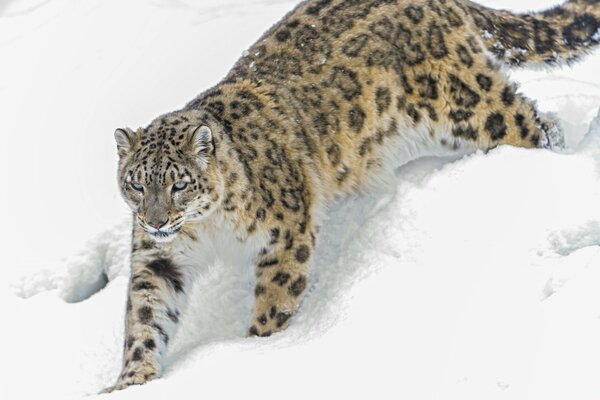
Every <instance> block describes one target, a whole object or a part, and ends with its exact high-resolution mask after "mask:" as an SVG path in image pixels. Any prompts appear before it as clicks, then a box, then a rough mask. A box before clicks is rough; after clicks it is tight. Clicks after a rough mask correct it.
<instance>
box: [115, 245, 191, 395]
mask: <svg viewBox="0 0 600 400" xmlns="http://www.w3.org/2000/svg"><path fill="white" fill-rule="evenodd" d="M171 253H172V251H171V248H170V244H155V243H154V242H153V241H151V240H147V239H142V238H139V239H138V240H135V239H134V244H133V251H132V262H131V278H130V282H129V291H128V299H127V312H126V319H125V325H126V326H125V344H124V350H123V369H122V371H121V374H120V375H119V378H118V380H117V383H116V384H115V385H114V386H113V387H111V388H109V389H108V390H107V391H113V390H120V389H124V388H126V387H128V386H131V385H139V384H144V383H146V382H148V381H150V380H152V379H155V378H157V377H159V376H160V375H161V359H162V356H163V355H164V353H165V352H166V349H167V346H168V344H169V340H170V339H171V338H172V337H173V335H174V333H175V330H176V328H177V324H178V322H179V316H180V314H181V310H182V307H183V306H184V303H185V300H186V294H185V290H186V287H187V286H188V285H187V283H188V281H189V276H188V274H189V271H186V270H185V269H184V268H182V267H181V266H179V265H177V264H176V263H175V261H174V257H173V256H174V254H171Z"/></svg>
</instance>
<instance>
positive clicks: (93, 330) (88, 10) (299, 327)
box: [0, 0, 600, 400]
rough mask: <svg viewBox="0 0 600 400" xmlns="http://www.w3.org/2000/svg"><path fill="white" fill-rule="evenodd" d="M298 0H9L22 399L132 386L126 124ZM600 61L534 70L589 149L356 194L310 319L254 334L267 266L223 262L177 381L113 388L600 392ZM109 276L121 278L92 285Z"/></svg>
mask: <svg viewBox="0 0 600 400" xmlns="http://www.w3.org/2000/svg"><path fill="white" fill-rule="evenodd" d="M484 3H485V4H488V5H492V6H502V7H509V6H511V7H513V9H515V10H527V9H529V8H534V9H540V8H543V7H546V6H550V5H552V4H554V3H553V2H552V1H534V0H527V1H525V0H520V1H516V0H510V1H509V0H495V1H492V0H487V1H484ZM294 4H295V1H293V0H290V1H286V0H197V1H193V0H153V1H142V0H130V1H127V2H124V1H118V0H87V1H81V0H49V1H48V0H16V1H10V0H8V1H7V0H3V1H1V2H0V61H1V62H0V110H2V112H1V113H0V122H1V125H0V126H2V131H3V134H2V145H1V147H0V174H1V176H0V182H2V192H1V193H2V194H1V195H0V209H2V210H4V213H3V223H4V226H5V227H6V228H7V229H5V230H4V232H3V233H2V239H3V240H2V243H3V245H2V252H3V259H4V265H3V268H4V270H3V271H2V276H3V277H4V279H3V280H2V284H1V285H0V304H1V306H0V307H1V308H2V309H1V311H2V315H3V321H2V329H0V338H1V339H2V340H3V342H4V343H6V345H5V349H4V351H3V353H2V363H3V365H4V369H3V371H4V372H3V373H2V374H0V398H3V399H21V398H22V399H34V398H35V399H40V398H50V399H69V398H81V397H84V396H90V395H91V396H93V395H94V394H95V393H97V392H98V391H99V390H100V389H102V388H104V387H106V386H108V385H109V384H110V383H112V382H113V381H114V379H115V378H116V375H117V373H118V370H119V366H120V353H121V346H122V344H121V342H122V335H123V333H122V330H123V313H124V303H125V302H124V299H125V291H126V284H127V276H126V273H127V271H126V258H127V234H128V229H127V227H126V224H127V216H128V212H127V210H126V208H125V205H124V203H122V201H121V200H120V199H119V197H118V194H117V191H116V184H115V182H114V181H115V178H114V175H115V166H116V156H115V149H114V144H113V139H112V132H113V131H114V128H115V127H118V126H123V125H128V126H131V127H137V126H139V125H145V124H146V123H148V122H149V121H150V120H151V119H152V118H153V117H154V116H156V115H158V114H160V113H163V112H166V111H169V110H172V109H175V108H178V107H180V106H181V105H183V104H184V103H185V102H186V101H187V100H189V99H191V98H192V97H193V96H194V95H196V94H197V93H198V92H199V91H201V90H202V89H203V88H206V87H208V86H210V85H212V84H214V83H215V82H217V81H218V80H219V79H220V78H221V77H222V76H223V75H224V74H225V73H226V71H227V70H228V68H229V67H230V66H231V65H232V64H233V62H234V61H235V60H236V59H237V57H238V56H239V55H240V54H241V53H242V51H243V50H244V49H245V48H246V47H248V46H249V45H250V44H251V43H252V42H253V41H254V40H255V39H256V38H257V37H258V36H259V35H260V33H262V32H263V31H264V30H265V29H266V28H268V27H269V26H270V25H271V24H272V23H273V22H275V21H276V20H277V19H278V18H279V17H281V16H282V15H283V14H284V13H285V12H287V11H288V10H289V9H291V8H292V7H293V5H294ZM599 67H600V54H597V55H595V56H591V57H588V58H587V59H586V60H585V61H584V62H583V63H580V64H578V65H576V66H575V67H574V68H573V69H570V70H569V69H565V70H558V71H552V73H547V72H539V71H538V72H526V71H522V72H518V73H514V74H513V77H514V78H515V79H517V80H518V81H520V82H521V83H522V91H523V92H525V93H526V94H527V95H529V96H530V97H533V98H535V99H537V100H538V101H539V106H540V108H541V109H542V110H543V111H553V112H556V113H557V114H558V116H559V117H560V119H561V121H562V123H563V125H564V127H565V131H566V134H567V142H568V144H569V146H570V151H568V152H567V153H565V154H557V153H552V152H549V151H541V150H538V151H525V150H522V149H516V148H508V147H502V148H498V149H496V150H494V151H492V152H490V153H489V154H486V155H483V154H475V155H472V156H468V157H466V158H464V159H462V160H458V161H454V162H453V161H452V160H431V159H430V160H421V161H418V162H415V163H412V164H410V165H407V166H405V167H403V168H401V169H400V170H399V171H398V174H397V175H398V176H397V180H396V184H395V185H394V186H393V187H391V188H387V189H382V191H381V192H380V193H376V194H372V195H371V196H368V197H362V198H355V199H348V200H347V201H345V202H343V203H341V204H340V205H339V206H338V207H336V208H335V209H334V210H333V211H332V213H331V217H330V219H329V223H328V224H327V225H326V227H325V228H324V229H323V231H322V235H321V236H320V239H319V243H318V249H317V255H316V257H315V258H316V262H315V266H314V271H315V272H314V279H313V283H312V287H311V291H310V293H309V296H308V297H307V299H306V301H305V302H304V304H303V306H302V309H301V312H300V314H299V315H298V317H297V318H296V319H295V320H294V322H293V324H292V326H291V327H290V328H289V329H288V330H287V331H286V332H285V333H283V334H279V335H275V336H273V337H271V338H268V339H262V340H259V339H244V338H243V333H244V330H245V328H246V322H247V319H248V312H249V309H250V307H251V291H252V288H251V286H250V284H249V280H250V279H249V277H250V275H251V273H252V271H251V270H250V269H249V268H248V266H247V265H243V264H241V263H240V262H239V260H235V259H226V258H225V259H223V260H221V261H220V262H217V263H216V264H215V265H213V266H210V267H209V268H207V270H206V271H204V273H203V275H202V279H201V281H200V282H199V283H198V285H197V287H196V288H195V293H194V296H193V298H192V306H191V307H190V308H189V309H188V310H187V313H186V315H185V317H184V319H183V326H182V329H181V330H180V332H179V334H178V336H177V337H176V338H175V341H174V348H173V349H172V351H171V352H170V353H169V356H168V360H167V368H166V375H165V376H164V378H163V379H161V380H158V381H156V382H153V383H151V384H148V385H145V386H142V387H134V388H131V389H128V390H127V391H124V392H118V393H114V394H111V395H107V396H105V398H115V399H138V398H140V399H141V398H144V399H155V398H156V399H159V398H164V397H167V396H173V395H177V396H178V398H183V399H186V398H232V397H233V396H243V397H244V398H261V399H267V398H280V397H285V398H288V399H296V398H298V399H300V398H302V399H306V398H315V397H316V398H327V397H334V398H347V397H350V398H361V397H363V398H373V399H386V398H394V399H398V398H406V399H411V400H412V399H486V400H491V399H511V400H512V399H565V398H573V399H579V400H581V399H597V398H598V396H599V395H600V383H599V382H600V380H599V379H598V377H599V376H600V363H599V362H598V360H600V247H598V246H597V244H598V243H600V208H599V207H598V205H600V116H599V117H598V118H597V119H596V120H595V123H594V124H592V126H591V127H590V123H591V122H592V121H593V119H594V117H595V116H596V115H597V113H598V109H599V108H600V75H599V74H598V73H597V71H598V68H599ZM588 130H589V131H590V134H589V135H588V136H587V137H585V139H583V142H582V143H580V142H581V140H582V138H583V137H584V135H585V134H586V132H588ZM102 232H104V233H102ZM86 243H87V244H86ZM102 271H105V272H106V274H107V275H108V277H109V279H110V282H109V283H108V285H107V286H106V287H105V288H104V289H103V290H101V291H99V292H98V293H96V294H94V295H92V296H91V297H89V298H87V297H88V296H90V294H92V293H94V292H95V291H96V290H98V289H99V288H101V287H102V286H103V284H104V283H105V282H104V281H102V279H99V277H100V276H101V272H102ZM86 298H87V299H86Z"/></svg>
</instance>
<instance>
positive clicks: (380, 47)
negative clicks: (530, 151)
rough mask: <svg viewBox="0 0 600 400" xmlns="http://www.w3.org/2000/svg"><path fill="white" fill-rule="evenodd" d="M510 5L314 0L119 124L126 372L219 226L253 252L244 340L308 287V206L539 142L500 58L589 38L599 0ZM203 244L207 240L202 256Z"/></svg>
mask: <svg viewBox="0 0 600 400" xmlns="http://www.w3.org/2000/svg"><path fill="white" fill-rule="evenodd" d="M599 3H600V2H599V1H597V0H587V1H586V0H577V1H570V2H568V3H567V4H565V5H563V6H560V7H556V8H554V9H552V10H549V11H546V12H541V13H537V14H527V15H514V14H511V13H508V12H505V11H494V10H490V9H487V8H484V7H482V6H479V5H476V4H474V3H471V2H468V1H465V0H312V1H306V2H303V3H301V4H300V5H299V6H298V7H297V8H296V9H295V10H294V11H292V12H290V13H289V14H288V15H287V16H286V17H285V18H284V19H283V20H282V21H281V22H279V23H278V24H277V25H275V26H274V27H273V28H272V29H270V30H269V31H268V32H267V33H266V34H265V35H264V36H263V37H262V38H261V39H260V40H259V41H258V42H257V43H256V44H255V45H254V46H252V47H251V48H250V49H249V51H248V54H247V55H246V56H244V57H242V59H240V60H239V61H238V63H237V64H236V65H235V66H234V68H233V69H232V70H231V72H230V73H229V74H228V75H227V77H226V78H225V79H224V80H223V81H222V82H221V83H219V84H218V85H217V86H215V87H214V88H212V89H210V90H208V91H207V92H205V93H203V94H201V95H200V96H198V97H197V98H196V99H194V100H193V101H191V102H190V103H188V104H187V105H186V106H185V107H184V108H183V109H181V110H178V111H175V112H172V113H169V114H166V115H163V116H161V117H159V118H157V119H156V120H155V121H153V122H152V123H151V124H150V125H149V126H148V127H146V128H144V129H139V130H138V131H137V132H134V131H131V130H117V132H116V133H115V136H116V139H117V143H118V146H119V155H120V163H119V184H120V187H121V190H122V194H123V196H124V198H125V199H126V201H127V202H128V204H129V205H130V207H131V208H132V210H133V211H134V214H135V218H136V224H135V227H134V229H133V248H132V266H131V282H130V288H129V295H128V297H129V300H128V304H127V320H126V342H125V350H124V358H123V363H124V364H123V371H122V373H121V375H120V377H119V379H118V382H117V383H116V385H115V386H114V387H113V388H111V390H112V389H122V388H124V387H127V386H129V385H132V384H141V383H145V382H147V381H148V380H151V379H154V378H156V377H158V376H159V375H160V373H161V366H160V361H161V357H162V354H163V353H164V351H165V349H166V348H167V346H168V344H169V340H170V339H171V338H172V336H173V334H174V332H175V330H176V327H177V324H178V323H179V317H180V315H181V313H182V309H183V307H184V306H185V302H186V296H187V292H188V291H189V287H190V282H191V281H192V279H193V276H194V270H195V268H197V267H199V266H201V264H202V262H203V261H202V260H201V259H198V258H194V257H193V256H192V255H193V254H198V252H197V251H196V250H197V249H198V248H202V246H204V245H205V243H207V242H209V241H210V240H211V238H212V237H213V236H214V235H216V233H221V232H223V231H228V232H231V233H232V237H234V238H235V240H236V241H237V242H239V243H247V244H248V246H250V247H251V248H252V249H253V250H254V251H255V268H256V280H257V282H256V287H255V304H254V311H253V314H252V316H251V318H250V323H249V330H248V333H249V334H250V335H257V336H269V335H271V334H273V333H275V332H278V331H280V330H282V329H284V328H285V327H286V326H287V325H288V323H289V322H290V318H291V317H292V316H293V315H294V314H295V313H296V312H297V310H298V306H299V304H300V302H301V300H302V297H303V295H304V294H305V293H306V291H307V288H308V287H309V265H310V261H311V256H312V254H313V249H314V246H315V242H316V236H317V230H318V224H319V215H320V213H321V212H322V211H323V210H324V209H325V208H326V207H327V205H328V204H330V202H331V201H333V200H334V199H336V198H339V197H340V196H344V195H346V194H348V193H355V192H357V191H361V190H368V188H369V187H370V186H371V185H372V184H373V183H376V182H378V181H379V180H380V177H382V176H384V174H385V173H386V171H389V170H390V169H392V168H393V167H395V166H398V165H399V164H402V163H404V162H407V161H410V160H411V159H414V158H417V157H419V156H423V155H435V154H453V153H466V152H470V151H474V150H476V149H484V150H487V149H490V148H493V147H495V146H498V145H501V144H510V145H514V146H520V147H540V146H543V145H548V144H549V138H548V137H547V133H546V131H547V130H548V126H547V124H546V123H544V122H543V121H541V120H540V117H539V116H538V113H537V111H536V109H535V107H534V105H533V103H532V102H531V101H529V100H528V99H526V98H525V97H524V96H523V95H521V94H519V93H518V92H517V89H516V87H515V85H514V84H513V83H511V82H509V81H508V80H507V78H506V76H505V75H504V73H503V72H502V71H501V68H500V67H499V65H500V63H505V64H509V65H524V64H527V63H546V64H549V65H552V64H556V63H559V62H561V61H565V62H569V61H571V60H573V59H575V58H577V57H578V56H579V55H581V54H584V53H586V52H587V51H588V50H589V48H590V47H591V46H593V45H595V44H597V43H598V41H599V40H600V34H599V28H600V26H599V19H598V18H599V17H600V5H599ZM200 253H201V252H200Z"/></svg>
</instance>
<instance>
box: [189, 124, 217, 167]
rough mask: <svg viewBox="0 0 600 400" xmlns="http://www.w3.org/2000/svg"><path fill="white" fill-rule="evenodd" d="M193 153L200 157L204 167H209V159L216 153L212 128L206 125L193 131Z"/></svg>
mask: <svg viewBox="0 0 600 400" xmlns="http://www.w3.org/2000/svg"><path fill="white" fill-rule="evenodd" d="M190 141H191V145H192V151H193V152H194V153H195V154H197V155H198V160H199V162H200V165H201V166H202V167H206V166H207V165H208V157H210V156H211V155H214V153H215V142H214V140H213V134H212V131H211V130H210V128H209V127H208V126H206V125H202V126H199V127H197V128H195V129H193V130H192V136H191V139H190Z"/></svg>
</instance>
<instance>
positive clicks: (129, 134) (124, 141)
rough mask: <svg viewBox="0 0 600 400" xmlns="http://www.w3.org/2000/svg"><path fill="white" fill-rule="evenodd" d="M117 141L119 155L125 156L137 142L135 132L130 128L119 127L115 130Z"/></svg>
mask: <svg viewBox="0 0 600 400" xmlns="http://www.w3.org/2000/svg"><path fill="white" fill-rule="evenodd" d="M115 141H116V142H117V149H118V150H119V157H123V156H124V155H126V154H127V153H128V152H129V150H131V148H132V147H133V144H134V142H135V132H134V131H132V130H131V129H129V128H125V129H121V128H119V129H117V130H116V131H115Z"/></svg>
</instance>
